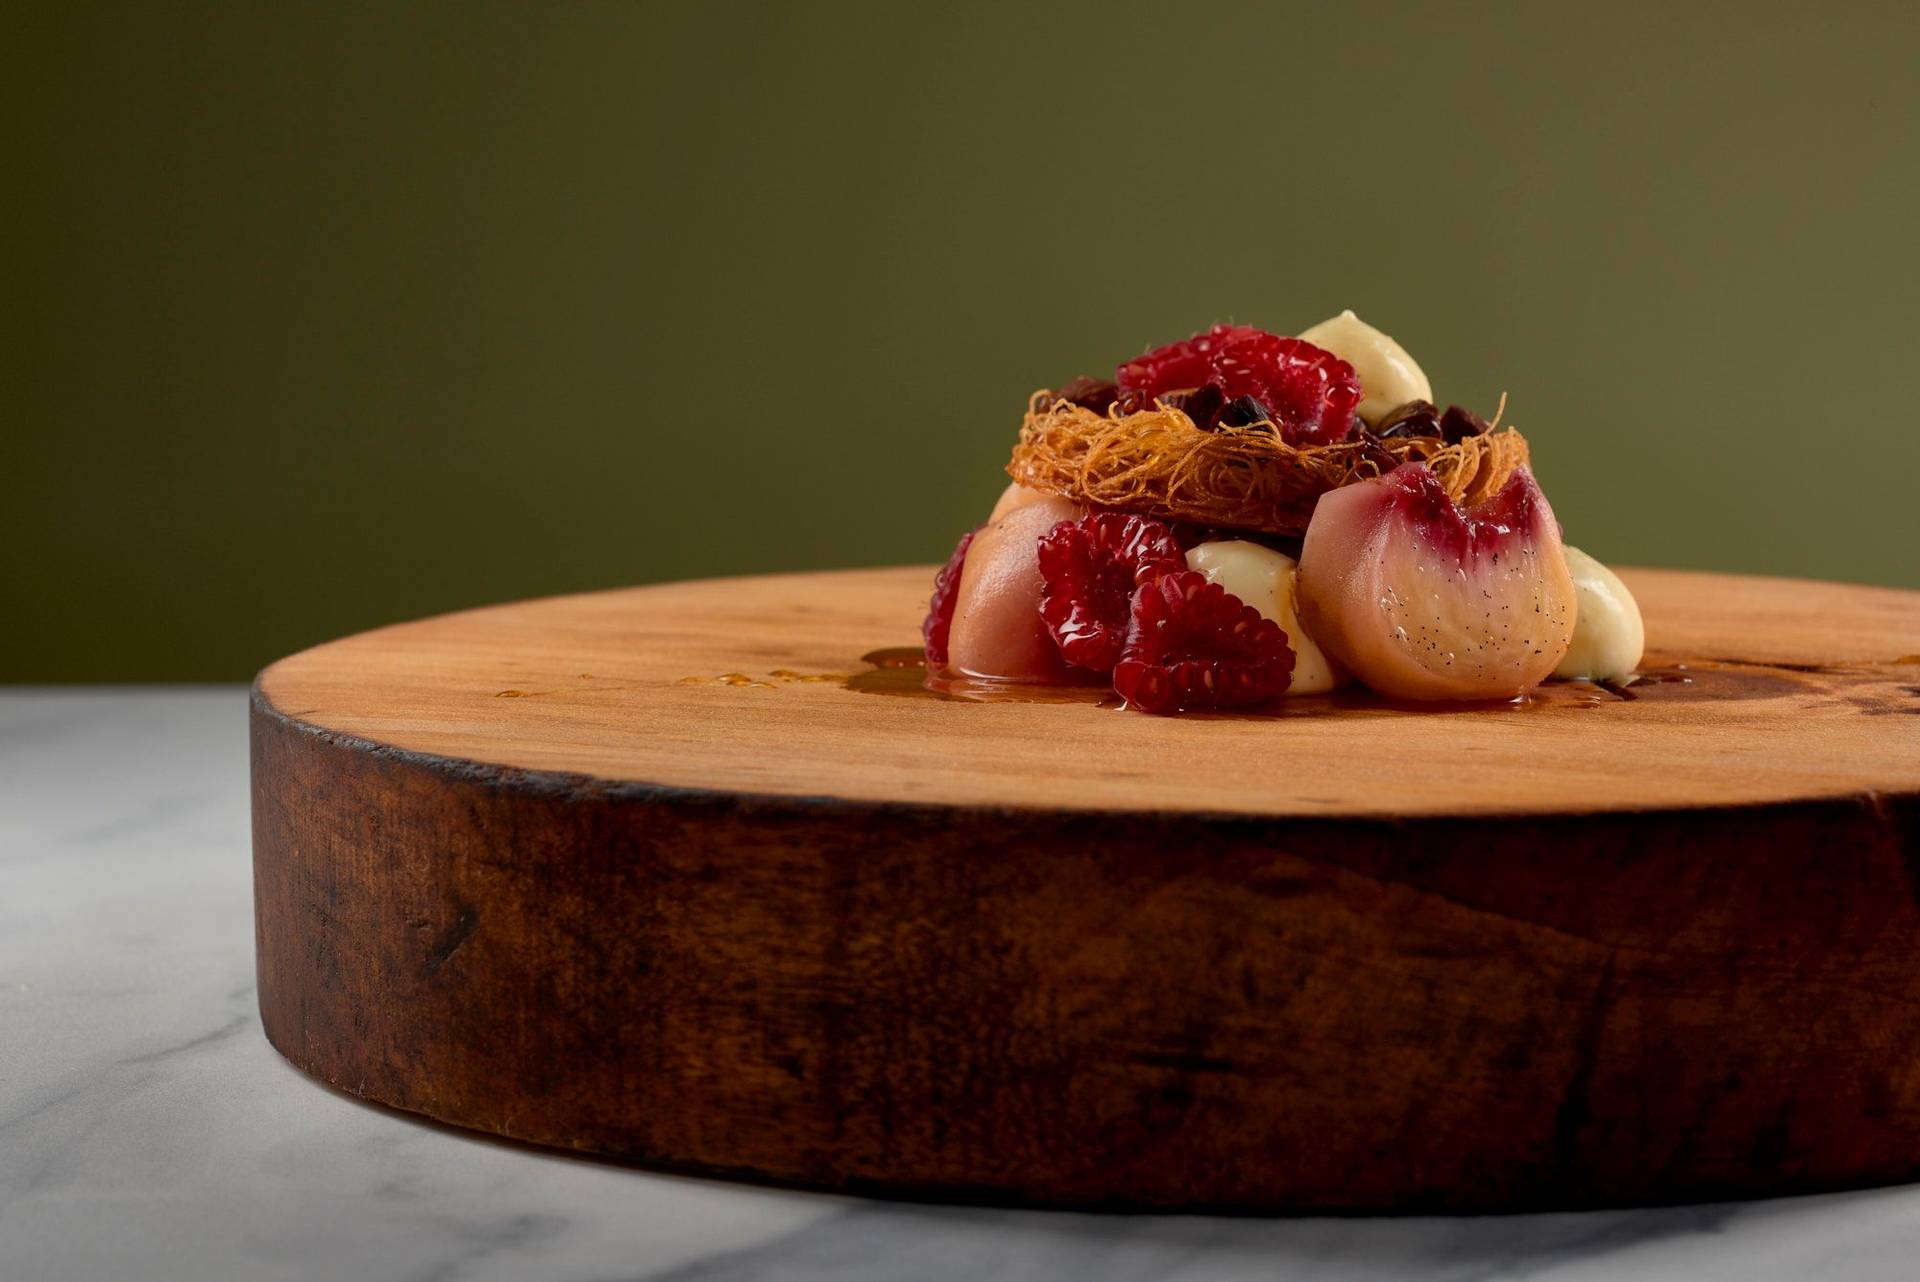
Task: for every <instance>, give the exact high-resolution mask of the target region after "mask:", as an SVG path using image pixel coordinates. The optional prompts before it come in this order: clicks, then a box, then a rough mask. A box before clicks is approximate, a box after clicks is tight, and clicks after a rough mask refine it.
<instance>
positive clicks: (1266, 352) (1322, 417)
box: [1118, 325, 1361, 445]
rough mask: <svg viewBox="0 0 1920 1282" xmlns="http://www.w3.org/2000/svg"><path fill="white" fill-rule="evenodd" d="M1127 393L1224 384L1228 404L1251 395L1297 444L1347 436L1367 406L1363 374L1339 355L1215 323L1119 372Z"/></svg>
mask: <svg viewBox="0 0 1920 1282" xmlns="http://www.w3.org/2000/svg"><path fill="white" fill-rule="evenodd" d="M1118 382H1119V384H1120V388H1121V390H1122V391H1125V392H1138V393H1139V394H1140V395H1141V396H1142V397H1143V398H1144V399H1146V400H1149V401H1151V400H1152V399H1153V398H1154V397H1156V396H1164V395H1166V394H1167V393H1169V392H1174V391H1180V390H1182V389H1185V388H1197V387H1204V386H1208V385H1212V386H1216V387H1218V388H1219V389H1220V390H1221V392H1222V394H1223V395H1224V398H1225V399H1226V400H1228V401H1234V400H1238V399H1239V398H1241V397H1243V396H1251V397H1253V398H1255V399H1256V400H1258V401H1259V402H1260V403H1261V405H1262V406H1264V407H1265V408H1266V410H1267V411H1268V412H1269V413H1271V414H1272V416H1273V421H1274V423H1275V424H1276V425H1278V427H1279V428H1280V432H1281V435H1282V436H1283V437H1285V439H1286V441H1287V443H1288V444H1289V445H1331V444H1333V443H1335V442H1337V441H1340V440H1343V439H1345V437H1346V435H1347V429H1348V428H1350V427H1351V426H1352V425H1353V410H1354V407H1355V406H1357V405H1358V404H1360V396H1361V391H1360V378H1359V376H1358V375H1357V374H1355V373H1354V372H1353V366H1351V365H1349V364H1347V362H1345V361H1343V360H1341V359H1340V358H1339V357H1338V356H1335V355H1334V354H1333V353H1332V352H1329V351H1325V350H1323V349H1321V348H1318V347H1315V346H1314V345H1313V344H1312V343H1309V342H1307V341H1306V340H1305V339H1300V338H1282V337H1280V336H1279V335H1277V334H1269V333H1266V332H1265V331H1264V330H1258V329H1254V328H1253V327H1252V326H1249V325H1215V326H1214V327H1213V328H1212V329H1210V330H1208V331H1207V332H1206V333H1204V334H1196V335H1195V336H1194V337H1192V338H1189V339H1185V340H1183V341H1181V342H1178V343H1169V344H1167V345H1166V346H1165V347H1156V348H1155V349H1154V350H1152V351H1150V352H1148V353H1147V354H1146V355H1145V356H1140V357H1136V358H1135V359H1133V360H1131V361H1128V362H1127V363H1126V364H1125V365H1122V366H1121V367H1120V369H1119V374H1118Z"/></svg>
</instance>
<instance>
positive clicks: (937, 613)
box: [920, 530, 980, 672]
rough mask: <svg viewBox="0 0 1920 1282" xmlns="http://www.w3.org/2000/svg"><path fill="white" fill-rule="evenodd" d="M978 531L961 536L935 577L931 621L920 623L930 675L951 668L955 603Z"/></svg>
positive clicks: (928, 614) (931, 602)
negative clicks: (949, 644) (949, 656)
mask: <svg viewBox="0 0 1920 1282" xmlns="http://www.w3.org/2000/svg"><path fill="white" fill-rule="evenodd" d="M978 533H980V531H978V530H968V531H967V532H966V533H965V534H962V535H961V536H960V543H959V546H957V547H955V548H954V549H953V555H952V556H950V557H948V558H947V563H946V564H945V565H944V566H942V567H941V568H940V573H938V574H936V575H934V576H933V599H932V600H931V601H929V602H927V617H926V618H925V619H923V620H922V621H921V623H920V636H921V639H922V640H924V641H925V642H926V646H927V671H929V672H938V671H939V670H940V669H941V668H944V667H946V666H947V638H948V637H949V636H950V635H951V634H952V632H953V602H954V598H955V597H957V596H959V595H960V571H961V569H962V567H964V566H965V565H966V563H967V548H968V547H969V546H970V545H971V544H972V543H973V536H974V535H976V534H978Z"/></svg>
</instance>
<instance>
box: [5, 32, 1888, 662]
mask: <svg viewBox="0 0 1920 1282" xmlns="http://www.w3.org/2000/svg"><path fill="white" fill-rule="evenodd" d="M1174 8H1175V6H1170V5H1160V4H1155V5H1087V6H1074V7H1066V6H1058V7H1052V6H1045V7H1036V6H1030V5H1024V4H1013V5H1004V6H999V5H994V6H986V7H978V6H938V7H936V6H898V5H885V6H883V5H864V4H863V5H854V4H839V5H823V4H805V5H803V4H793V5H783V6H767V7H764V8H748V7H739V6H720V5H715V6H701V5H688V4H684V3H681V4H672V5H608V6H578V5H544V4H526V5H522V6H501V5H492V4H483V5H474V4H467V5H447V6H384V5H365V6H353V7H347V8H336V7H335V6H331V5H327V6H322V5H310V6H290V5H242V4H221V5H211V6H209V5H194V4H173V5H159V4H141V5H128V6H125V7H113V6H107V5H102V4H97V3H62V4H48V5H38V4H34V5H22V4H20V3H18V0H16V2H15V3H12V4H9V5H7V6H6V7H5V16H4V17H0V62H3V63H4V65H0V72H3V73H4V74H0V107H3V110H4V115H3V119H4V139H3V142H4V155H3V156H0V161H3V162H4V169H3V173H4V178H3V179H0V181H4V184H5V189H6V190H5V198H4V201H3V202H0V219H4V220H5V221H4V225H0V270H4V273H5V275H4V280H5V282H6V290H5V307H4V312H3V314H0V326H4V329H3V330H0V398H3V399H0V413H3V414H4V419H3V420H0V479H4V489H0V541H3V542H0V546H3V547H4V564H5V567H6V568H5V570H4V572H3V573H0V585H4V595H3V596H0V600H3V601H4V606H3V607H0V609H4V614H0V620H3V621H4V623H5V626H4V627H0V679H6V680H14V681H65V680H122V679H233V678H244V677H246V676H248V675H249V674H250V673H251V672H252V671H253V670H254V669H255V668H257V667H258V666H260V665H261V664H262V663H264V662H266V661H268V660H270V659H272V658H274V657H276V656H277V655H279V654H281V653H283V652H286V651H289V650H293V649H296V648H299V647H301V646H305V645H308V644H311V643H314V642H317V641H320V640H323V639H325V638H327V637H329V636H331V635H335V634H338V633H342V632H347V631H352V630H357V629H360V628H365V627H369V626H372V625H375V624H379V623H383V622H387V621H391V620H395V619H400V618H405V617H409V616H415V615H421V614H427V613H431V612H436V611H440V610H445V609H449V608H453V607H458V606H464V605H471V604H476V603H480V602H486V601H493V600H501V599H506V598H512V597H517V596H524V595H529V594H538V593H550V592H562V591H568V590H573V589H582V588H591V587H598V586H605V585H613V584H620V583H630V582H637V581H644V580H653V579H662V578H674V577H682V576H694V575H709V574H733V573H744V572H749V571H757V570H779V569H793V568H802V567H824V566H835V565H853V564H873V563H883V562H904V561H929V560H936V559H939V558H941V557H943V556H944V554H945V553H946V551H947V550H948V548H949V547H950V545H951V543H952V541H953V538H954V537H955V536H956V535H957V534H958V533H959V531H960V530H962V529H963V528H965V527H967V526H969V525H970V524H972V523H973V522H974V521H976V520H977V519H978V518H979V517H980V516H981V515H982V513H983V511H984V509H985V508H986V506H987V505H988V503H989V502H990V501H991V500H992V498H993V496H994V494H995V493H996V492H997V491H998V490H999V488H1000V486H1001V483H1002V478H1001V477H1000V475H999V474H998V469H999V468H1000V466H1001V465H1002V464H1003V462H1004V461H1005V454H1006V450H1007V447H1008V444H1009V442H1010V440H1011V437H1012V433H1013V431H1014V429H1015V427H1016V425H1017V421H1018V413H1019V410H1020V408H1021V406H1022V404H1023V402H1024V400H1025V397H1026V394H1027V393H1028V391H1029V390H1031V389H1032V388H1034V387H1035V386H1038V385H1041V384H1044V383H1048V382H1050V381H1057V380H1059V379H1062V378H1064V377H1066V376H1068V375H1071V374H1074V373H1077V372H1081V371H1100V370H1105V369H1107V368H1109V367H1110V366H1111V365H1112V364H1113V363H1114V362H1115V361H1116V360H1118V359H1121V358H1124V357H1126V356H1130V355H1132V354H1134V353H1136V352H1138V351H1139V350H1141V349H1142V348H1143V347H1145V346H1147V345H1149V344H1150V343H1153V342H1156V341H1160V340H1164V339H1169V338H1173V337H1179V336H1183V335H1185V334H1188V333H1190V332H1192V331H1193V330H1195V329H1198V328H1200V327H1201V326H1204V325H1206V324H1208V323H1210V322H1212V321H1215V320H1220V319H1234V320H1238V321H1244V322H1250V323H1254V324H1260V325H1263V326H1266V327H1268V328H1271V329H1277V330H1280V331H1282V332H1292V331H1295V330H1298V329H1300V328H1303V327H1305V326H1306V325H1308V324H1311V323H1312V322H1314V321H1317V320H1319V319H1321V318H1322V317H1324V316H1326V315H1328V314H1330V313H1332V312H1334V311H1337V310H1338V309H1339V308H1341V307H1344V306H1351V307H1354V308H1355V309H1357V310H1358V311H1359V312H1360V313H1361V315H1363V316H1365V317H1368V318H1370V319H1372V320H1373V321H1375V322H1376V323H1378V324H1379V325H1381V326H1382V327H1383V328H1385V329H1387V330H1389V331H1390V332H1392V333H1393V334H1395V335H1396V336H1397V337H1398V338H1400V339H1401V340H1402V341H1403V342H1404V343H1405V344H1406V345H1407V346H1408V347H1409V348H1410V349H1411V350H1412V351H1413V353H1414V354H1415V356H1416V357H1417V358H1418V359H1419V360H1420V361H1421V363H1422V364H1423V365H1424V366H1425V367H1426V369H1427V371H1428V373H1429V374H1430V375H1431V376H1432V378H1433V380H1434V384H1435V389H1436V392H1437V393H1438V394H1439V395H1440V396H1441V397H1442V398H1443V399H1449V400H1458V401H1461V402H1463V403H1466V404H1469V405H1473V406H1477V407H1480V408H1482V409H1491V407H1492V405H1493V403H1494V401H1495V399H1496V398H1497V396H1498V394H1499V393H1500V392H1501V391H1503V390H1504V391H1506V392H1508V393H1510V395H1511V401H1510V405H1509V411H1508V416H1509V418H1510V419H1511V420H1512V421H1514V422H1517V423H1518V424H1519V425H1520V426H1522V427H1523V428H1524V429H1525V430H1526V431H1527V432H1528V435H1529V436H1530V437H1531V439H1532V441H1533V443H1534V448H1535V454H1536V459H1537V464H1538V471H1539V473H1540V474H1541V478H1542V480H1543V483H1544V484H1545V486H1546V488H1547V491H1548V494H1549V495H1550V497H1551V498H1552V499H1553V502H1554V504H1555V507H1556V509H1557V510H1558V512H1559V514H1560V516H1561V519H1562V521H1563V522H1564V523H1565V525H1566V526H1567V528H1568V532H1569V536H1570V538H1571V539H1572V540H1573V541H1574V542H1576V543H1579V544H1581V545H1582V546H1584V547H1586V548H1587V549H1588V550H1589V551H1591V552H1593V553H1595V554H1596V555H1599V556H1601V557H1602V558H1603V559H1608V560H1615V561H1622V562H1639V563H1658V564H1670V565H1686V566H1702V567H1716V568H1723V569H1732V570H1748V571H1762V572H1771V573H1780V574H1794V575H1816V576H1830V577H1836V578H1844V579H1856V580H1864V581H1878V582H1885V583H1896V584H1908V585H1916V584H1920V559H1917V558H1916V556H1915V545H1916V542H1920V537H1917V536H1920V514H1917V513H1920V504H1916V501H1915V497H1914V485H1915V477H1916V474H1920V473H1917V471H1916V466H1915V465H1916V464H1920V447H1917V446H1916V442H1915V437H1916V433H1920V415H1917V414H1916V412H1915V397H1914V395H1913V393H1912V390H1911V386H1910V385H1911V381H1912V371H1913V369H1914V365H1915V360H1914V355H1913V353H1914V348H1915V337H1914V336H1915V309H1916V299H1920V236H1917V235H1916V231H1915V228H1916V204H1917V203H1920V89H1917V88H1916V79H1917V77H1916V75H1915V70H1916V66H1920V6H1915V5H1912V4H1885V5H1869V4H1853V5H1838V6H1814V5H1799V6H1792V7H1788V6H1780V5H1762V6H1753V5H1741V6H1732V5H1728V6H1706V5H1692V6H1671V5H1660V6H1645V7H1635V6H1624V7H1623V6H1617V5H1609V6H1579V7H1575V6H1564V5H1542V4H1524V5H1520V4H1516V5H1509V6H1473V7H1469V6H1458V5H1437V4H1436V5H1411V4H1409V5H1382V4H1367V5H1355V4H1347V5H1339V6H1328V7H1325V8H1314V7H1308V6H1301V5H1263V6H1253V5H1244V6H1222V7H1219V8H1208V9H1206V10H1205V11H1195V12H1191V13H1189V14H1187V15H1186V16H1181V17H1170V16H1167V15H1168V13H1169V12H1170V11H1172V10H1173V9H1174Z"/></svg>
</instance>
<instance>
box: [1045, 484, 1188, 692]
mask: <svg viewBox="0 0 1920 1282" xmlns="http://www.w3.org/2000/svg"><path fill="white" fill-rule="evenodd" d="M1186 568H1187V558H1186V554H1185V552H1183V551H1182V550H1181V546H1180V542H1179V540H1178V539H1176V538H1175V537H1174V533H1173V531H1172V530H1170V529H1168V528H1167V527H1166V526H1165V525H1163V524H1161V523H1160V522H1159V521H1155V520H1152V519H1150V518H1148V517H1144V516H1128V515H1125V514H1124V513H1120V512H1096V513H1094V514H1093V515H1092V516H1086V517H1082V518H1081V519H1079V520H1078V521H1062V522H1060V524H1058V525H1056V526H1054V527H1053V529H1051V530H1049V531H1048V532H1047V533H1046V534H1045V535H1044V536H1042V538H1041V539H1040V580H1041V583H1042V584H1043V585H1044V586H1043V588H1042V591H1041V594H1040V617H1041V619H1042V620H1044V621H1045V622H1046V625H1047V631H1048V632H1050V633H1051V634H1052V635H1053V640H1054V643H1055V644H1056V645H1058V646H1059V647H1060V653H1061V655H1062V656H1064V657H1065V659H1066V660H1067V662H1068V663H1071V664H1073V665H1074V666H1076V667H1081V668H1090V669H1092V670H1093V671H1095V672H1111V671H1113V665H1114V661H1115V660H1117V659H1118V658H1119V657H1120V648H1121V647H1122V646H1123V645H1124V644H1125V643H1126V639H1127V620H1128V618H1129V615H1130V614H1131V611H1132V602H1133V592H1134V589H1135V588H1137V587H1139V586H1140V585H1141V584H1143V583H1146V582H1149V581H1150V580H1153V579H1156V578H1158V577H1159V576H1160V575H1162V574H1166V573H1168V572H1170V571H1173V570H1180V571H1185V569H1186Z"/></svg>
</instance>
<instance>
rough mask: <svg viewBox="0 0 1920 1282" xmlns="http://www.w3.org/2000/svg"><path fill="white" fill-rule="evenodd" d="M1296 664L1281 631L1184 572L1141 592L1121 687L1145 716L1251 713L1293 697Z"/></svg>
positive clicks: (1119, 669) (1117, 684)
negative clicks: (1200, 711)
mask: <svg viewBox="0 0 1920 1282" xmlns="http://www.w3.org/2000/svg"><path fill="white" fill-rule="evenodd" d="M1293 660H1294V654H1293V647H1292V646H1291V645H1289V644H1288V642H1287V634H1286V632H1285V631H1284V630H1282V629H1281V627H1280V625H1279V624H1277V623H1275V622H1274V621H1273V620H1271V619H1269V618H1266V617H1264V616H1263V615H1261V613H1260V612H1259V611H1258V610H1256V609H1254V608H1253V607H1252V606H1250V605H1248V604H1247V603H1246V602H1244V601H1242V600H1241V599H1240V598H1239V597H1237V596H1234V595H1233V594H1232V593H1230V592H1228V591H1227V590H1226V589H1225V588H1222V587H1220V586H1219V585H1218V584H1215V583H1209V582H1207V578H1206V576H1205V575H1203V574H1199V573H1196V572H1194V571H1192V570H1181V571H1178V572H1176V573H1173V574H1164V575H1161V576H1160V577H1159V578H1156V579H1154V580H1153V581H1152V582H1149V583H1145V584H1143V585H1141V586H1140V587H1139V588H1138V589H1136V590H1135V592H1134V597H1133V608H1132V617H1131V620H1130V622H1129V626H1128V629H1127V640H1126V645H1125V647H1124V649H1123V650H1122V652H1121V655H1120V661H1119V662H1118V663H1116V664H1115V665H1114V668H1113V688H1114V689H1115V690H1116V691H1118V692H1119V693H1120V695H1121V696H1122V697H1123V698H1125V699H1126V701H1127V702H1128V703H1129V704H1131V705H1132V706H1134V707H1136V708H1139V709H1140V710H1141V711H1143V712H1154V713H1171V712H1180V711H1183V710H1185V709H1193V708H1238V707H1246V706H1248V705H1250V704H1256V703H1264V702H1266V701H1267V700H1268V699H1272V698H1276V697H1278V696H1279V695H1282V694H1284V693H1286V689H1287V686H1288V685H1289V683H1291V681H1292V679H1293Z"/></svg>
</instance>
